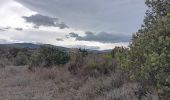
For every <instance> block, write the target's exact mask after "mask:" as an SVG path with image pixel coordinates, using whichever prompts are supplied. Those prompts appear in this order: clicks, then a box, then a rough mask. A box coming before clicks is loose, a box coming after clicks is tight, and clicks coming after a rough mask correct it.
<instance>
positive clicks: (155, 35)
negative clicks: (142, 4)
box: [0, 0, 170, 100]
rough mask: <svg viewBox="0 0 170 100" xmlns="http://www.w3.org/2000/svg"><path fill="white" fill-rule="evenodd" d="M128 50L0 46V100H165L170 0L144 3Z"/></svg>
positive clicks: (169, 83)
mask: <svg viewBox="0 0 170 100" xmlns="http://www.w3.org/2000/svg"><path fill="white" fill-rule="evenodd" d="M146 4H147V6H148V7H149V9H148V11H147V12H146V16H145V19H144V24H143V25H142V28H141V29H139V31H138V32H137V33H135V34H134V35H133V37H132V43H131V44H130V46H129V48H124V47H116V48H114V49H113V50H112V52H108V53H98V54H97V53H89V52H88V51H86V50H82V49H69V50H61V49H59V48H57V47H55V46H42V47H40V48H38V49H31V48H14V47H1V48H0V100H170V99H169V98H170V1H169V0H155V1H151V0H147V1H146Z"/></svg>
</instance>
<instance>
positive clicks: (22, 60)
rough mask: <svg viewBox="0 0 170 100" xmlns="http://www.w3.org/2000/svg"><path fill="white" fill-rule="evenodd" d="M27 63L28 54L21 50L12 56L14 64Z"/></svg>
mask: <svg viewBox="0 0 170 100" xmlns="http://www.w3.org/2000/svg"><path fill="white" fill-rule="evenodd" d="M27 64H28V56H27V55H26V54H24V53H23V52H19V53H18V54H17V56H16V57H15V58H14V65H16V66H21V65H27Z"/></svg>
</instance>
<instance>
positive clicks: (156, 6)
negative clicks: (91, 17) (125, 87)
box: [116, 0, 170, 100]
mask: <svg viewBox="0 0 170 100" xmlns="http://www.w3.org/2000/svg"><path fill="white" fill-rule="evenodd" d="M146 4H147V5H148V7H149V9H148V10H147V12H146V17H145V20H144V25H142V28H141V29H140V30H139V31H138V32H137V33H136V34H134V35H133V37H132V43H131V45H130V50H127V51H124V52H121V50H119V52H118V53H117V54H116V55H117V57H116V58H117V60H118V63H119V65H120V66H121V67H122V68H123V69H126V70H127V71H128V72H129V74H130V77H131V78H132V79H135V80H137V81H139V82H140V83H142V84H143V86H144V87H145V88H147V89H149V88H150V87H152V88H154V89H156V90H157V92H158V95H159V98H160V100H166V99H167V98H170V97H169V93H170V76H169V75H170V1H169V0H146Z"/></svg>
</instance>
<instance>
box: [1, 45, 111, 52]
mask: <svg viewBox="0 0 170 100" xmlns="http://www.w3.org/2000/svg"><path fill="white" fill-rule="evenodd" d="M41 46H52V47H56V48H58V49H61V50H66V51H70V48H66V47H61V46H55V45H51V44H34V43H11V44H0V48H3V47H15V48H29V49H38V48H40V47H41ZM73 49H76V48H73ZM87 51H88V52H91V53H108V52H110V51H111V50H102V51H100V50H90V49H87Z"/></svg>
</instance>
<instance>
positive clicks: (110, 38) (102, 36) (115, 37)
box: [69, 32, 131, 43]
mask: <svg viewBox="0 0 170 100" xmlns="http://www.w3.org/2000/svg"><path fill="white" fill-rule="evenodd" d="M69 36H70V37H72V38H76V40H78V41H96V42H102V43H118V42H130V37H131V36H130V35H125V34H110V33H106V32H100V33H98V34H94V33H92V32H86V33H85V36H79V35H78V34H77V33H69Z"/></svg>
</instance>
